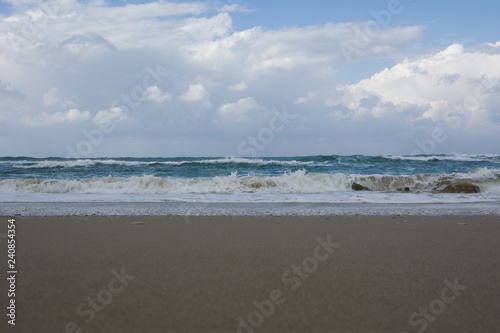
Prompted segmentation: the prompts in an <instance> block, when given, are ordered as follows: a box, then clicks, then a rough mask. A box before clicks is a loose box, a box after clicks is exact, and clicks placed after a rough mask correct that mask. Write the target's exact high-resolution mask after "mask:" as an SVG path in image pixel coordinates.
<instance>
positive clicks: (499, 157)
mask: <svg viewBox="0 0 500 333" xmlns="http://www.w3.org/2000/svg"><path fill="white" fill-rule="evenodd" d="M383 157H384V158H387V159H391V160H405V161H434V160H435V161H465V162H467V161H474V162H481V161H488V160H496V161H499V162H500V155H495V154H480V155H468V154H456V155H415V156H412V155H385V156H383Z"/></svg>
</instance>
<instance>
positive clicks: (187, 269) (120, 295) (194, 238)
mask: <svg viewBox="0 0 500 333" xmlns="http://www.w3.org/2000/svg"><path fill="white" fill-rule="evenodd" d="M7 218H12V217H1V219H2V221H4V222H2V224H1V229H0V232H2V233H5V232H6V229H7V227H6V224H7V220H6V219H7ZM14 218H15V220H16V222H15V223H16V230H17V234H16V244H17V257H16V258H17V259H18V262H17V264H18V270H19V273H18V276H17V282H16V283H17V290H18V293H16V304H17V310H18V317H17V323H16V326H15V327H12V326H11V325H8V326H9V327H7V330H6V332H33V331H40V332H66V331H68V332H78V330H79V329H81V330H82V331H81V332H125V331H127V332H160V331H169V332H170V331H172V332H245V333H247V332H304V331H310V332H325V331H335V332H366V331H370V332H398V333H399V332H408V333H410V332H418V329H424V326H425V325H427V326H428V328H427V327H426V328H425V329H426V330H427V331H428V332H433V331H436V332H438V331H441V332H442V331H453V332H470V331H482V332H494V331H495V330H496V329H497V328H498V326H499V325H500V318H499V317H498V313H500V299H499V297H498V295H499V293H500V282H499V279H498V276H499V275H500V242H498V235H499V234H500V218H499V217H498V216H492V215H488V216H299V217H297V216H296V217H291V216H281V217H274V216H265V217H248V216H247V217H236V216H211V217H199V216H189V217H187V220H186V217H179V216H71V217H33V216H16V217H14ZM325 244H327V245H325ZM328 244H332V245H331V246H328ZM0 287H1V289H2V290H6V289H5V288H7V285H6V281H5V280H3V281H2V282H1V283H0ZM453 288H454V289H453ZM445 289H447V290H445ZM452 289H453V290H452ZM442 295H444V296H442ZM4 309H5V308H4ZM419 309H427V310H426V311H427V312H426V313H420V312H419V311H420V310H419ZM4 311H5V310H4ZM429 311H430V312H429ZM4 316H5V315H4ZM412 316H413V317H412ZM431 319H432V320H431ZM4 321H6V320H5V318H4ZM5 324H6V323H5ZM2 325H4V323H3V324H2ZM6 326H7V325H6Z"/></svg>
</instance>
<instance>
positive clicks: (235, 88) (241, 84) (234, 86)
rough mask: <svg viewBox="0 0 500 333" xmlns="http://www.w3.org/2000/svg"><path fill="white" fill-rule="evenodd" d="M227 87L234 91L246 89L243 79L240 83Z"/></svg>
mask: <svg viewBox="0 0 500 333" xmlns="http://www.w3.org/2000/svg"><path fill="white" fill-rule="evenodd" d="M228 89H229V90H234V91H245V90H246V89H247V84H246V82H245V81H241V82H240V83H237V84H233V85H231V86H229V87H228Z"/></svg>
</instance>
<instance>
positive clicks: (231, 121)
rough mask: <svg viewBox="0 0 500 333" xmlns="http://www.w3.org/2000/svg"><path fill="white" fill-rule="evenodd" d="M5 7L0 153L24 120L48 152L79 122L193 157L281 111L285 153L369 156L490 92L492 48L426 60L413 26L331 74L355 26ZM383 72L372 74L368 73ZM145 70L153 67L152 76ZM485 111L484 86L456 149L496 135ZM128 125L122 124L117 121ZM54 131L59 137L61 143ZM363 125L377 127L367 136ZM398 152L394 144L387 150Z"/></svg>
mask: <svg viewBox="0 0 500 333" xmlns="http://www.w3.org/2000/svg"><path fill="white" fill-rule="evenodd" d="M9 1H10V0H9ZM11 2H12V3H13V4H14V7H15V8H14V9H13V13H14V14H12V15H10V16H7V17H5V16H4V19H3V20H0V73H2V81H1V82H0V113H1V115H0V118H2V123H1V126H2V127H1V128H0V141H2V142H6V143H5V144H4V145H3V147H6V146H9V145H11V146H14V145H15V142H13V143H12V144H10V143H9V142H12V141H9V140H10V139H9V137H8V136H7V134H2V133H6V131H5V129H7V130H11V129H12V130H16V131H17V132H23V131H25V132H26V136H27V137H29V135H30V133H31V132H30V131H32V129H31V128H30V129H27V128H26V127H25V125H30V124H31V125H33V124H37V125H40V124H53V127H50V128H47V129H46V131H47V132H45V134H46V135H48V136H52V137H56V136H59V137H58V138H59V139H57V140H55V141H54V142H64V144H67V142H69V141H71V140H73V141H75V142H78V140H81V135H80V133H81V131H78V128H79V126H80V127H81V128H84V126H86V125H88V124H85V123H84V120H89V119H92V121H93V122H94V123H96V124H101V123H103V122H105V121H120V122H121V124H120V126H122V131H116V132H113V134H112V135H110V137H113V140H116V141H113V142H120V139H121V137H119V136H120V135H121V136H127V135H134V134H135V135H138V136H142V139H143V141H144V142H145V143H146V142H150V143H152V144H151V146H155V147H161V146H162V143H163V142H164V141H166V139H168V140H171V139H172V142H174V141H175V140H177V139H178V140H180V141H182V142H189V144H190V145H191V148H192V149H193V150H192V152H193V153H195V152H196V151H197V149H199V147H200V146H201V145H200V143H206V142H211V144H212V145H214V146H216V145H220V147H226V148H224V149H226V150H227V152H226V153H227V154H232V153H236V147H234V149H235V150H234V151H231V150H230V149H231V145H232V144H231V143H232V142H239V140H242V139H244V137H243V138H242V137H241V135H242V134H241V133H242V132H243V131H245V130H253V131H258V130H259V128H262V126H267V125H268V123H267V121H269V117H271V116H272V113H271V111H270V110H273V109H274V108H278V109H281V108H283V107H285V106H286V107H287V108H288V109H289V110H290V112H292V113H294V114H296V115H297V118H296V119H297V120H294V122H293V123H291V124H290V126H289V127H287V130H286V131H283V132H282V133H280V136H279V137H280V138H281V137H285V136H289V139H290V138H292V139H290V140H295V141H294V142H293V144H292V143H290V144H289V150H288V151H289V152H291V153H292V154H302V153H304V154H309V153H321V151H320V147H321V148H324V151H323V152H327V153H328V152H330V151H331V152H337V151H336V150H335V149H341V147H340V146H339V145H340V144H338V145H337V146H334V145H332V142H333V143H335V142H342V147H344V146H345V148H342V149H345V150H346V151H348V150H349V144H348V143H349V142H351V143H352V142H353V140H354V141H356V140H357V141H356V144H355V145H354V146H353V147H361V148H364V142H367V141H363V140H362V139H360V138H358V137H359V136H361V135H362V138H365V139H366V140H368V141H370V142H373V146H375V145H376V143H377V142H379V141H378V139H379V138H381V137H382V136H384V135H386V134H387V133H399V135H401V136H402V137H404V138H406V139H407V141H408V142H409V143H410V144H411V143H412V142H413V138H415V137H416V135H417V134H421V133H422V131H426V130H428V129H429V128H431V127H433V126H441V125H442V123H443V117H444V115H445V114H446V112H447V110H449V109H450V108H454V107H455V106H456V105H457V104H463V102H464V99H465V98H466V97H467V96H470V95H474V94H475V89H476V88H477V85H478V82H482V80H486V81H488V82H491V83H492V84H496V85H498V82H499V81H498V79H499V74H498V73H499V66H500V61H499V58H498V57H499V53H500V47H499V45H500V42H497V41H491V42H490V43H485V44H481V45H476V46H474V47H471V48H466V47H463V46H461V45H458V44H457V45H452V46H450V47H449V48H446V49H443V50H441V52H434V53H433V54H426V53H428V52H429V51H428V50H427V49H423V48H422V46H421V45H419V44H418V41H419V39H420V38H422V37H425V38H427V37H426V36H423V31H424V27H423V26H421V25H413V26H395V25H388V26H384V27H381V29H380V31H379V32H377V33H376V36H374V37H375V38H373V40H371V41H370V42H369V43H368V44H367V45H366V46H364V47H362V48H360V49H359V50H358V52H356V53H354V54H353V55H352V60H353V61H355V62H354V63H351V64H349V65H347V67H344V66H345V65H346V64H347V63H348V61H347V59H346V57H345V56H344V54H343V52H342V49H341V47H340V45H341V44H342V43H352V42H353V40H354V39H355V37H356V31H359V29H362V28H363V27H365V26H366V24H367V22H344V23H342V22H340V23H327V24H323V25H312V26H305V27H304V26H294V27H293V26H292V27H282V28H278V29H270V28H265V27H253V28H250V29H247V30H243V31H235V29H234V28H233V25H232V17H231V15H232V14H231V13H232V12H233V11H240V12H241V11H244V10H245V9H244V8H242V7H238V6H233V5H231V6H225V7H224V4H222V5H217V6H218V7H217V6H214V4H213V2H180V3H174V2H168V1H152V2H150V3H146V4H140V5H131V4H127V5H113V6H112V5H110V4H109V1H101V0H95V1H84V2H78V1H76V0H67V1H59V0H57V1H46V2H45V5H43V6H41V5H40V4H41V2H39V1H28V0H26V1H13V0H12V1H11ZM50 6H52V7H50ZM49 7H50V8H52V9H51V10H47V8H49ZM220 7H222V8H220ZM26 27H30V29H25V28H26ZM23 29H24V30H23ZM1 36H3V37H1ZM9 36H10V37H9ZM9 38H10V39H9ZM16 38H17V39H16ZM422 44H424V45H429V43H427V40H426V42H425V43H422ZM409 54H410V55H411V58H408V59H404V57H408V55H409ZM365 60H368V61H365ZM388 63H391V66H390V67H388V68H387V69H385V70H380V68H381V67H378V66H380V65H381V64H385V66H387V64H388ZM392 64H394V65H392ZM158 66H161V67H162V68H167V70H165V71H164V73H163V72H162V73H163V74H162V75H159V74H158V73H152V71H153V72H154V71H155V68H157V67H158ZM146 68H150V69H153V70H152V71H149V70H147V69H146ZM374 73H375V74H374ZM2 82H8V83H7V84H4V83H2ZM346 82H349V83H351V84H346ZM352 82H354V83H352ZM250 96H251V97H250ZM242 97H244V98H242ZM72 101H78V107H77V105H76V103H74V102H72ZM165 103H168V107H165V105H166V104H165ZM498 105H500V96H499V92H498V90H496V91H495V92H493V93H492V94H491V96H489V97H488V98H487V99H485V100H480V103H479V105H477V107H476V108H475V109H474V111H473V112H471V115H470V117H469V118H468V120H467V123H466V124H465V123H464V124H463V126H462V127H461V129H462V130H461V133H460V134H461V136H462V137H463V138H464V139H463V140H466V139H470V142H478V141H474V140H478V139H477V138H476V139H474V138H473V134H474V133H475V132H474V131H473V128H476V129H478V130H477V131H479V132H481V134H483V133H484V134H485V135H490V137H489V138H490V140H489V141H490V142H492V140H491V135H493V136H494V135H495V133H499V132H500V129H499V128H498V124H499V123H500V115H499V114H498ZM77 108H78V109H81V110H91V112H92V114H89V113H88V111H85V112H80V111H78V110H77ZM69 109H72V110H73V109H74V110H76V111H73V112H72V113H71V112H70V111H67V110H69ZM97 110H100V111H98V112H97V113H96V111H97ZM495 110H497V111H495ZM56 111H64V112H56ZM128 117H130V118H132V117H133V119H134V122H133V124H132V122H123V120H124V119H126V118H128ZM135 120H137V121H135ZM68 123H71V129H75V130H74V131H72V132H71V134H72V135H73V134H74V137H72V138H69V137H65V135H67V134H68V128H69V127H70V126H68V125H67V124H68ZM377 124H379V125H380V124H383V126H385V129H384V131H380V133H379V132H376V130H375V129H374V126H375V125H377ZM129 125H130V126H129ZM444 125H446V124H444ZM56 126H60V127H59V128H56ZM351 126H352V127H351ZM37 130H39V131H40V133H42V132H43V131H44V130H45V129H44V128H43V126H39V128H38V129H37ZM65 131H66V132H65ZM134 131H136V132H134ZM419 131H420V132H419ZM495 131H496V132H495ZM375 132H376V133H375ZM137 133H140V134H137ZM365 133H370V134H365ZM492 133H493V134H492ZM245 135H246V134H245ZM369 135H372V136H371V137H370V136H369ZM42 136H44V135H41V136H40V135H39V136H38V137H42ZM187 137H189V139H186V138H187ZM497 137H498V136H497ZM323 138H327V139H325V140H324V141H321V140H323ZM40 140H44V139H40ZM109 140H110V141H109V142H111V138H110V139H109ZM485 140H486V139H485ZM278 141H279V140H278V139H277V141H276V144H278ZM390 141H391V140H386V141H385V142H390ZM493 141H494V140H493ZM169 142H170V141H169ZM319 142H324V145H323V146H321V145H320V144H319ZM450 142H452V140H450ZM481 142H486V141H481ZM327 144H330V145H331V147H330V146H327ZM403 144H404V140H402V139H399V140H398V142H397V143H394V144H391V145H393V146H390V147H388V148H387V151H390V149H391V147H394V146H395V145H403ZM471 145H472V144H471ZM145 146H147V145H146V144H145ZM284 146H285V145H284ZM477 146H482V145H481V144H477ZM489 146H490V147H492V146H493V144H491V143H490V144H489ZM183 147H184V146H183ZM186 147H188V144H186V146H185V147H184V148H186ZM218 147H219V146H218ZM227 147H229V148H227ZM325 147H326V148H325ZM459 148H460V147H459ZM19 149H22V147H20V148H19ZM54 149H55V148H54ZM110 149H113V148H110ZM214 149H216V148H214ZM217 149H219V148H217ZM294 149H297V151H296V152H295V153H294ZM366 149H368V147H367V148H366ZM61 150H62V152H61V155H64V147H63V146H61ZM455 150H457V151H458V150H459V149H455ZM217 151H218V152H219V153H220V152H222V148H220V149H219V150H217ZM339 151H340V150H339ZM409 151H411V150H409ZM133 153H134V152H132V151H131V154H133ZM186 153H187V154H191V151H188V150H186ZM200 153H205V151H202V152H200ZM285 153H286V152H285V151H284V152H283V154H285ZM402 153H404V151H403V152H402ZM138 154H148V152H145V151H139V152H138ZM151 154H156V151H155V152H152V153H151ZM0 155H1V152H0Z"/></svg>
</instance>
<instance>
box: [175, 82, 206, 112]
mask: <svg viewBox="0 0 500 333" xmlns="http://www.w3.org/2000/svg"><path fill="white" fill-rule="evenodd" d="M179 100H181V101H185V102H198V103H201V105H202V106H203V107H204V108H209V107H211V106H212V104H211V103H210V96H209V95H208V92H207V91H206V89H205V86H204V85H203V84H201V83H195V84H190V85H189V88H188V91H186V92H185V93H183V94H182V95H180V96H179Z"/></svg>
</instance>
